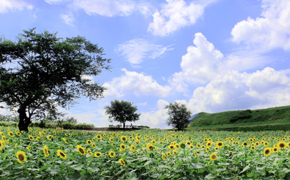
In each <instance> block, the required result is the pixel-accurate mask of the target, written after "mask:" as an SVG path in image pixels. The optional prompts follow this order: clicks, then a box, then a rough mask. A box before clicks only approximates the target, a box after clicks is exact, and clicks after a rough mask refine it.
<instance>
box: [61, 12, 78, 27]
mask: <svg viewBox="0 0 290 180" xmlns="http://www.w3.org/2000/svg"><path fill="white" fill-rule="evenodd" d="M60 17H61V18H62V19H63V20H64V22H65V23H66V24H68V25H70V26H73V22H74V20H75V19H74V16H73V14H72V12H69V13H67V14H61V15H60Z"/></svg>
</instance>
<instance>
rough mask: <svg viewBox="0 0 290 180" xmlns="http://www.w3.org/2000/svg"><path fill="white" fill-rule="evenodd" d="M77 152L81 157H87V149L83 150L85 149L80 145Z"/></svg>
mask: <svg viewBox="0 0 290 180" xmlns="http://www.w3.org/2000/svg"><path fill="white" fill-rule="evenodd" d="M77 150H78V152H79V153H80V154H81V155H85V154H86V151H85V148H83V147H82V146H80V145H77Z"/></svg>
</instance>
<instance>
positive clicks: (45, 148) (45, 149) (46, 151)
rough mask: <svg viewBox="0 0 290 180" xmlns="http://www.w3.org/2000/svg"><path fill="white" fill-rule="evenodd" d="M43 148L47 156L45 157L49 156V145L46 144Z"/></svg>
mask: <svg viewBox="0 0 290 180" xmlns="http://www.w3.org/2000/svg"><path fill="white" fill-rule="evenodd" d="M42 150H43V153H44V156H45V157H48V156H49V153H48V147H47V145H45V146H44V147H43V148H42Z"/></svg>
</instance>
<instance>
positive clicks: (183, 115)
mask: <svg viewBox="0 0 290 180" xmlns="http://www.w3.org/2000/svg"><path fill="white" fill-rule="evenodd" d="M165 109H168V115H169V118H168V120H167V124H168V125H172V126H173V127H174V128H177V130H183V129H184V128H186V127H187V125H188V123H189V120H188V119H189V118H190V117H191V112H190V111H189V110H187V108H186V106H185V105H184V104H179V103H177V102H175V103H170V104H169V105H166V106H165Z"/></svg>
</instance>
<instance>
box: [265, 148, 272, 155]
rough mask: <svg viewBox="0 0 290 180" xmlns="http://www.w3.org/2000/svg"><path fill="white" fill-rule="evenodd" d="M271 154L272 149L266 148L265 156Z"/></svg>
mask: <svg viewBox="0 0 290 180" xmlns="http://www.w3.org/2000/svg"><path fill="white" fill-rule="evenodd" d="M270 154H271V149H270V148H266V149H264V156H269V155H270Z"/></svg>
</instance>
